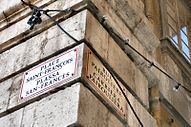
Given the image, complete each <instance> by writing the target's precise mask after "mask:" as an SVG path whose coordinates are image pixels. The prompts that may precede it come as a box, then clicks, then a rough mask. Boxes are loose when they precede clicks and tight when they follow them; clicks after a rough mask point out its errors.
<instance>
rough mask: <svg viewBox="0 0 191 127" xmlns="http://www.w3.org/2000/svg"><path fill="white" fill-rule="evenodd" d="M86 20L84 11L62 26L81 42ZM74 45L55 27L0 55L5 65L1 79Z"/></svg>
mask: <svg viewBox="0 0 191 127" xmlns="http://www.w3.org/2000/svg"><path fill="white" fill-rule="evenodd" d="M85 19H86V11H83V12H81V13H79V14H77V15H75V16H73V17H71V18H69V19H67V20H66V21H64V22H62V23H61V26H63V28H64V29H65V30H66V31H68V33H69V34H71V35H72V36H73V37H74V38H76V39H77V40H81V39H83V38H84V34H83V33H84V31H85ZM71 26H72V27H71ZM74 43H76V42H74V40H71V38H69V37H68V36H67V35H66V34H65V33H63V32H62V31H61V30H60V29H59V28H58V27H57V26H54V27H52V28H50V29H49V30H47V31H45V32H42V33H41V34H39V35H37V36H35V37H33V38H31V39H29V40H27V41H26V42H24V43H22V44H20V45H17V46H15V47H13V48H12V49H10V50H7V51H6V52H3V53H2V54H1V55H0V59H1V62H2V63H3V64H1V65H0V75H1V76H0V79H2V78H4V77H6V76H8V75H10V74H12V73H14V72H16V71H19V70H20V69H21V68H24V67H26V66H27V65H30V64H32V63H34V62H36V61H39V60H40V59H42V58H44V57H46V56H48V55H50V54H53V53H55V52H56V51H58V50H60V49H63V48H65V47H67V46H69V45H72V44H74ZM13 56H14V57H13ZM10 58H11V59H10Z"/></svg>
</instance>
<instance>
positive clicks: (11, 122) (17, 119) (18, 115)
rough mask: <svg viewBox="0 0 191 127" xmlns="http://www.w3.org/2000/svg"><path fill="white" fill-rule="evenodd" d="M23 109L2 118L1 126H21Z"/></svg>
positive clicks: (0, 120)
mask: <svg viewBox="0 0 191 127" xmlns="http://www.w3.org/2000/svg"><path fill="white" fill-rule="evenodd" d="M22 117H23V109H20V110H17V111H15V112H13V113H10V114H8V115H6V116H4V117H1V118H0V127H20V124H21V121H22Z"/></svg>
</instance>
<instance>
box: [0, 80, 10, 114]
mask: <svg viewBox="0 0 191 127" xmlns="http://www.w3.org/2000/svg"><path fill="white" fill-rule="evenodd" d="M11 85H12V79H9V80H6V81H4V82H2V83H0V113H1V112H4V111H6V109H7V106H8V101H9V96H10V94H11V93H10V88H11Z"/></svg>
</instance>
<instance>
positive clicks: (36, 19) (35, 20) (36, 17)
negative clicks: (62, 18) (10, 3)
mask: <svg viewBox="0 0 191 127" xmlns="http://www.w3.org/2000/svg"><path fill="white" fill-rule="evenodd" d="M40 16H41V12H40V10H38V9H35V8H33V12H32V16H31V17H30V18H29V20H28V22H27V24H29V25H30V30H32V29H33V28H34V26H35V25H37V24H40V23H41V22H42V19H41V17H40Z"/></svg>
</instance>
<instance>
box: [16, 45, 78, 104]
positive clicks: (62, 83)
mask: <svg viewBox="0 0 191 127" xmlns="http://www.w3.org/2000/svg"><path fill="white" fill-rule="evenodd" d="M71 52H75V58H74V62H75V63H74V68H73V70H74V72H73V73H72V74H71V76H70V77H69V78H66V79H63V80H61V81H59V82H56V83H53V84H52V85H50V86H48V87H46V88H43V89H42V90H40V91H38V92H35V93H34V94H31V95H29V96H27V97H22V92H23V88H24V85H26V84H25V79H26V75H27V74H28V73H31V71H33V70H35V69H37V68H39V67H42V66H43V65H46V64H47V63H49V62H51V61H53V60H55V59H59V58H61V57H63V56H64V55H67V54H68V53H71ZM78 57H79V47H76V48H73V49H70V50H68V51H65V52H63V53H61V54H59V55H57V56H54V57H52V58H50V59H48V60H46V61H44V62H42V63H40V64H38V65H36V66H34V67H33V68H31V69H29V70H27V71H26V72H24V74H23V77H22V82H21V88H20V94H19V100H18V101H19V102H24V101H27V100H30V99H32V98H35V97H38V96H40V95H43V94H45V93H47V92H49V91H51V90H53V89H55V88H57V87H60V86H62V85H64V84H65V83H68V82H69V81H71V80H73V79H74V78H75V77H76V76H77V73H78ZM51 73H52V72H51ZM51 73H50V74H51Z"/></svg>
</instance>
